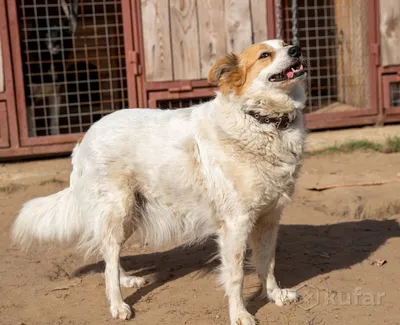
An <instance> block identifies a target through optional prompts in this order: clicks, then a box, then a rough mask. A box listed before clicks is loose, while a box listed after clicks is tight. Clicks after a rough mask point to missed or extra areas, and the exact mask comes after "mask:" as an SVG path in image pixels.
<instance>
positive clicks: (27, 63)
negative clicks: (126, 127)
mask: <svg viewBox="0 0 400 325" xmlns="http://www.w3.org/2000/svg"><path fill="white" fill-rule="evenodd" d="M71 1H73V0H65V1H63V0H20V1H19V21H20V36H21V37H20V39H21V54H22V61H23V62H22V64H23V71H24V83H25V97H26V109H27V118H28V131H29V136H47V135H56V134H70V133H79V132H85V131H86V130H87V129H88V128H89V127H90V125H91V124H93V123H94V122H95V121H97V120H99V119H100V118H101V117H102V116H104V115H106V114H109V113H111V112H113V111H115V110H119V109H122V108H125V107H127V106H128V94H127V82H126V71H125V57H124V53H125V49H124V35H123V22H122V12H121V2H120V1H117V0H115V1H107V0H93V1H83V0H79V6H78V8H79V9H78V18H77V29H76V31H72V30H71V28H70V27H69V26H70V17H69V16H68V15H67V14H66V13H65V11H64V10H63V9H62V6H61V3H62V2H65V3H67V4H69V3H70V2H71Z"/></svg>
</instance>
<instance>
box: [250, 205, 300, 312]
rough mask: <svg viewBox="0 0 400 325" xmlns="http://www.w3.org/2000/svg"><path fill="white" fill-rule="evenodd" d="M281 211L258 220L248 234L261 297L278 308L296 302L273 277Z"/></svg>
mask: <svg viewBox="0 0 400 325" xmlns="http://www.w3.org/2000/svg"><path fill="white" fill-rule="evenodd" d="M280 215H281V209H274V210H273V211H271V212H270V213H268V214H267V215H265V216H262V217H260V218H259V219H258V221H257V223H256V224H255V225H254V228H253V231H252V232H251V234H250V238H249V240H250V246H251V249H252V259H253V263H254V265H255V267H256V271H257V274H258V277H259V278H260V281H261V285H262V292H261V297H262V298H266V297H268V299H269V300H271V301H273V302H275V304H277V305H278V306H282V305H284V304H285V303H288V302H291V301H296V300H297V298H298V297H297V294H296V292H295V291H292V290H288V289H280V288H279V286H278V284H277V282H276V279H275V275H274V269H275V250H276V240H277V237H278V230H279V219H280Z"/></svg>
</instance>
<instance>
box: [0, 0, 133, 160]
mask: <svg viewBox="0 0 400 325" xmlns="http://www.w3.org/2000/svg"><path fill="white" fill-rule="evenodd" d="M4 1H5V0H0V26H1V27H2V28H1V32H2V40H3V42H2V43H3V48H5V50H6V51H5V52H3V53H5V55H4V58H5V62H4V65H5V66H6V67H11V66H12V67H13V71H12V72H11V71H10V72H9V74H7V78H8V79H7V80H8V82H7V84H6V89H15V94H11V93H10V92H8V90H7V91H6V94H7V95H4V94H0V100H1V99H2V97H1V96H7V98H8V102H7V103H8V104H7V107H8V110H7V112H8V115H9V119H10V122H9V129H10V130H12V133H11V135H12V137H11V140H14V141H11V147H10V149H6V150H0V158H8V157H9V158H11V157H13V156H36V155H43V154H62V153H69V152H71V150H72V148H73V146H74V145H75V142H76V141H77V140H78V139H79V138H81V137H82V133H74V134H64V135H51V136H39V137H29V136H28V125H27V109H26V101H25V91H24V89H25V87H24V78H23V69H22V64H21V62H22V61H21V60H22V59H21V47H20V35H19V20H18V8H17V1H15V0H7V2H6V4H7V18H8V26H7V23H6V21H7V19H5V18H6V11H5V9H6V6H5V5H4V3H3V2H4ZM121 10H122V21H123V26H124V29H123V30H124V47H125V58H126V78H127V87H128V102H129V106H131V107H136V106H137V105H138V102H137V88H138V87H137V83H136V81H137V80H136V78H135V73H134V69H135V66H134V64H132V61H131V60H130V58H131V56H132V55H131V53H132V52H134V47H133V46H134V42H133V33H132V20H131V18H132V15H131V10H132V8H131V3H130V0H123V1H121ZM3 18H4V19H3ZM7 28H8V30H9V33H10V40H9V39H7V38H6V37H4V35H3V34H5V35H7ZM7 43H8V44H11V53H10V52H9V51H8V48H7V46H5V45H4V44H7ZM7 54H9V55H7ZM10 57H11V58H12V60H11V61H12V62H9V61H6V60H9V58H10ZM7 72H8V71H6V73H7ZM14 98H15V102H14ZM14 108H16V114H17V117H18V119H15V120H13V119H12V117H13V116H12V114H10V112H12V110H13V109H14ZM0 114H1V113H0ZM10 116H11V118H10ZM16 121H17V123H15V122H16ZM16 130H18V131H17V134H14V133H15V131H16Z"/></svg>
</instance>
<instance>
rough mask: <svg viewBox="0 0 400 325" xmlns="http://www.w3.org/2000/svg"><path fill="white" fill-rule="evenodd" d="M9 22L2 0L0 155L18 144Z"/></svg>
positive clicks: (0, 30) (0, 34)
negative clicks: (2, 84) (2, 90)
mask: <svg viewBox="0 0 400 325" xmlns="http://www.w3.org/2000/svg"><path fill="white" fill-rule="evenodd" d="M7 28H8V24H7V14H6V4H5V0H0V37H1V47H2V48H1V50H2V51H1V53H2V58H3V73H4V75H3V78H4V92H0V148H1V150H0V157H1V153H2V152H4V151H6V150H8V149H4V148H9V147H10V146H11V145H14V146H15V145H18V131H17V130H18V129H17V116H16V112H15V109H14V108H15V104H14V85H13V80H12V71H11V67H12V65H11V55H10V48H9V37H8V29H7Z"/></svg>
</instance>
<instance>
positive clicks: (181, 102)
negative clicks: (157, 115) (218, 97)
mask: <svg viewBox="0 0 400 325" xmlns="http://www.w3.org/2000/svg"><path fill="white" fill-rule="evenodd" d="M210 99H212V97H193V98H183V99H182V98H180V99H162V100H157V108H160V109H177V108H185V107H190V106H193V105H198V104H201V103H205V102H207V101H209V100H210Z"/></svg>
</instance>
